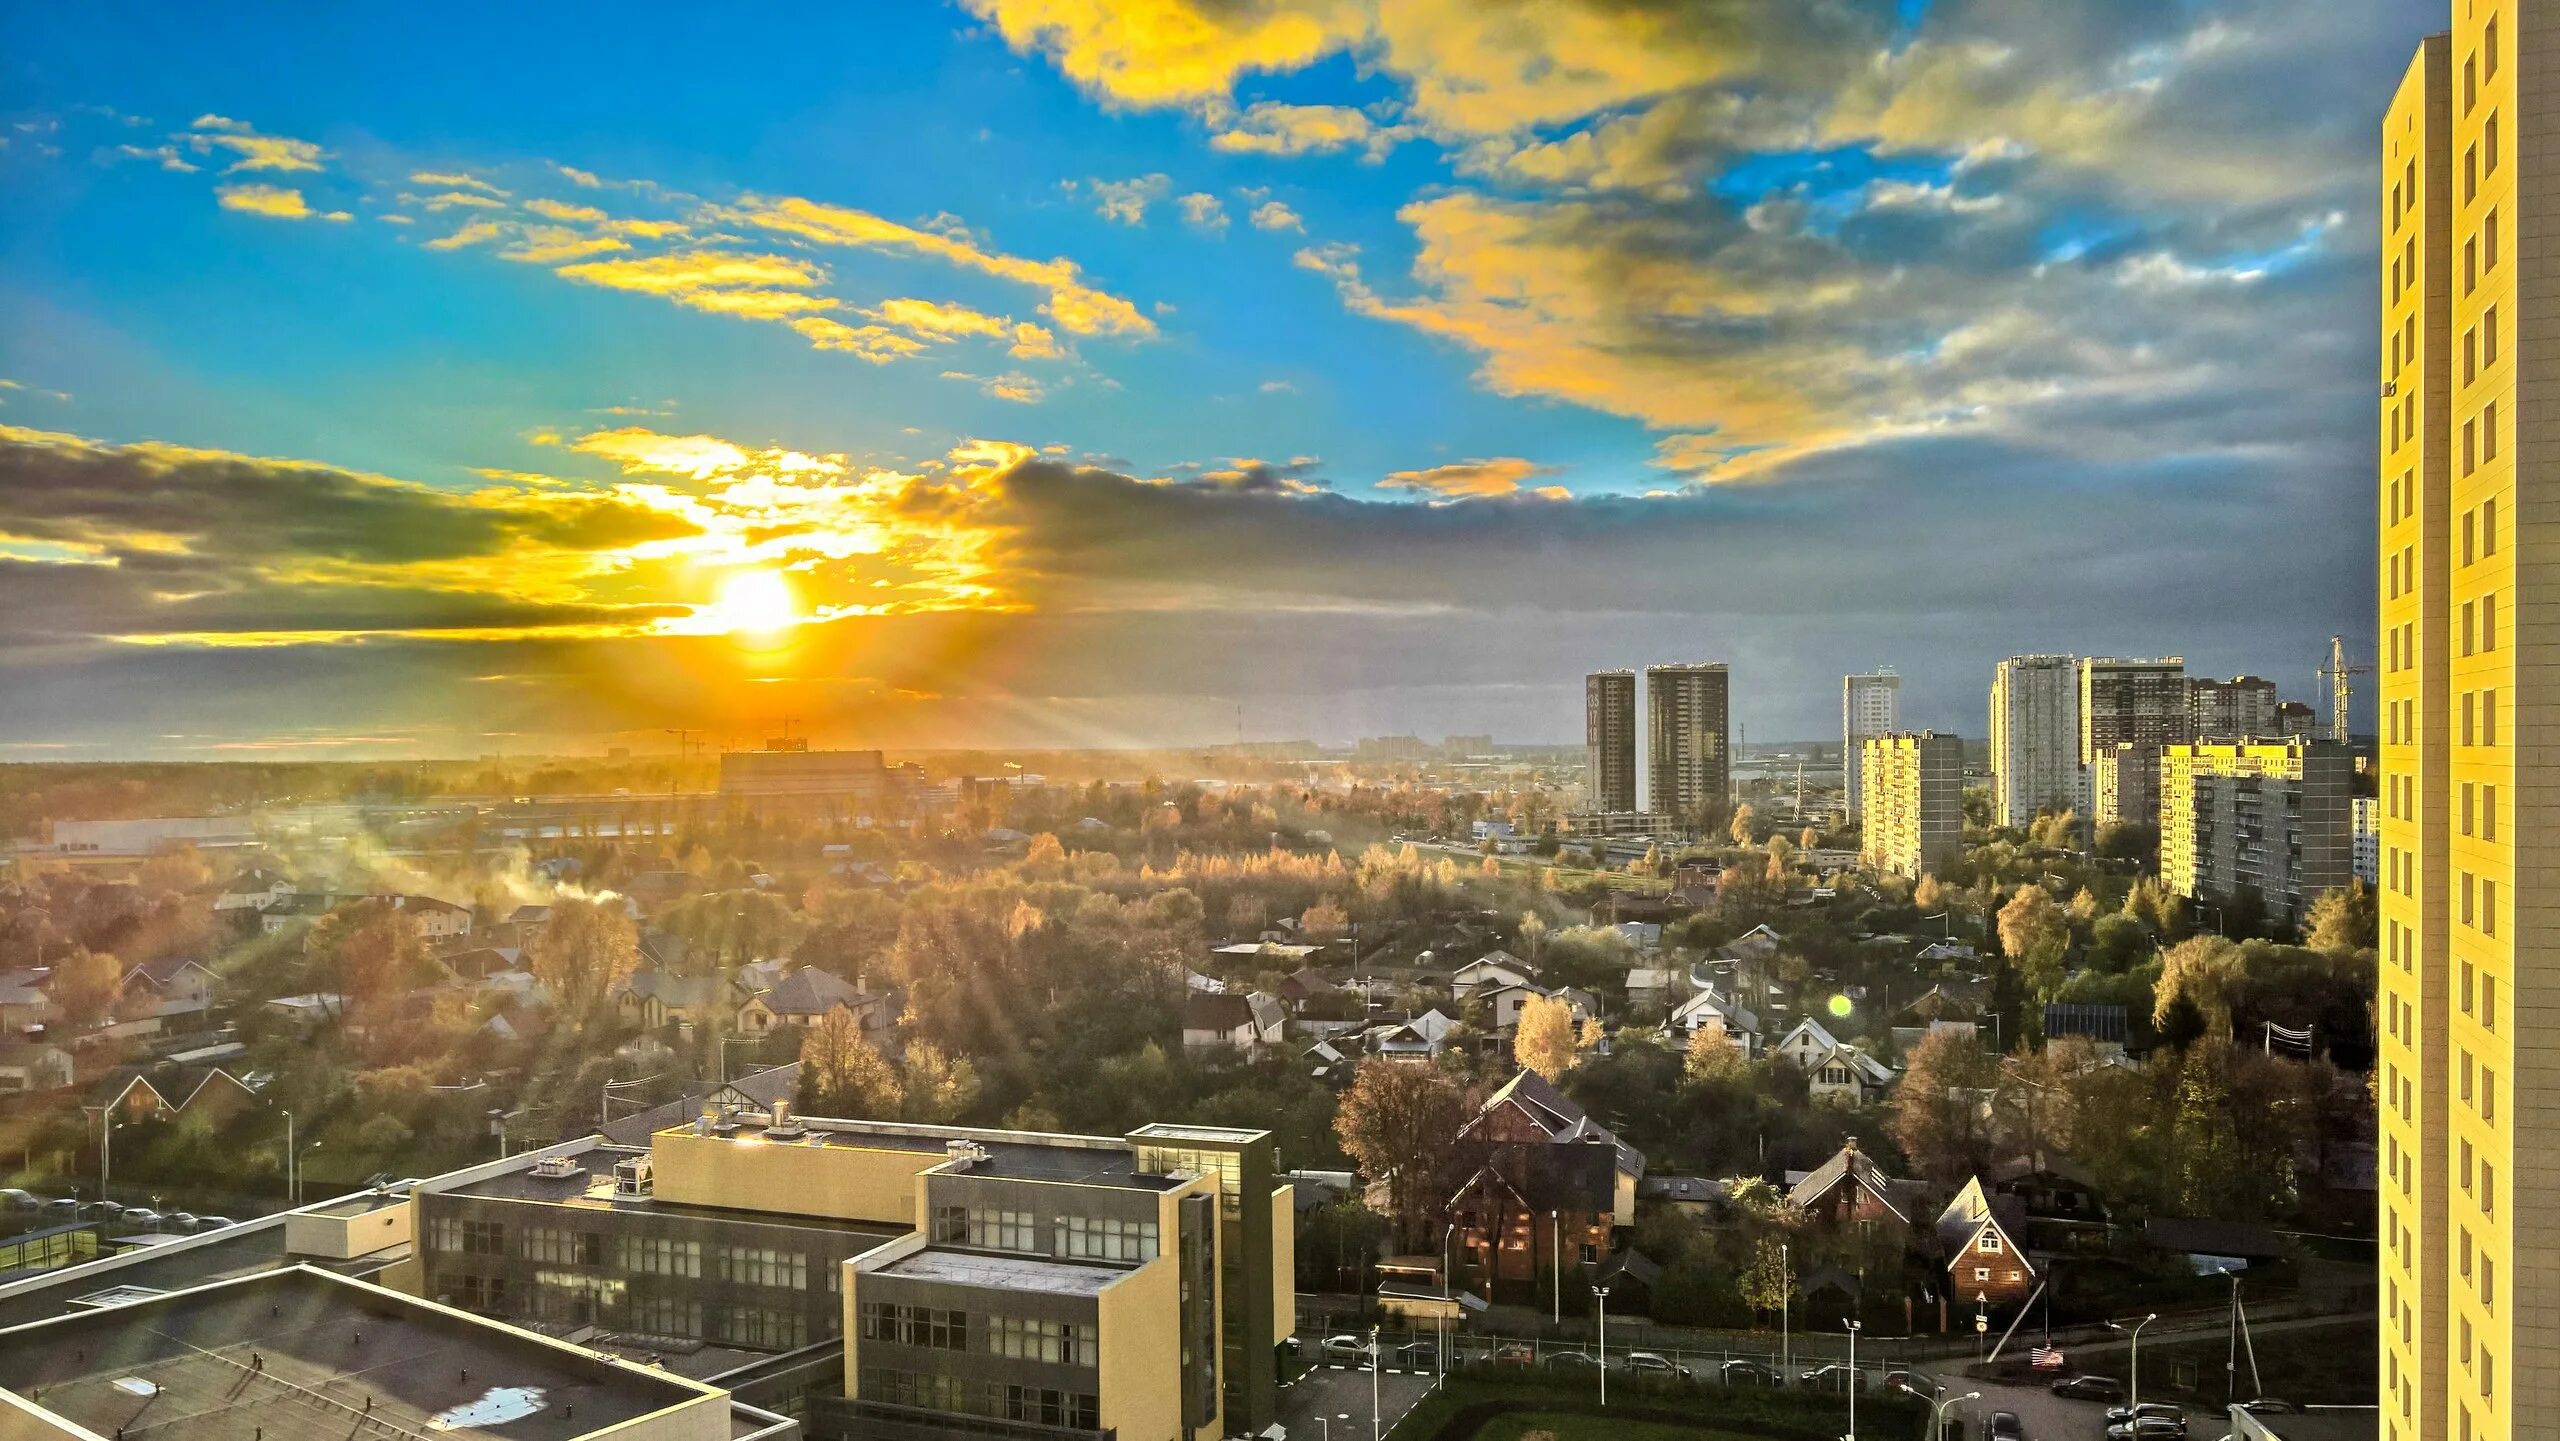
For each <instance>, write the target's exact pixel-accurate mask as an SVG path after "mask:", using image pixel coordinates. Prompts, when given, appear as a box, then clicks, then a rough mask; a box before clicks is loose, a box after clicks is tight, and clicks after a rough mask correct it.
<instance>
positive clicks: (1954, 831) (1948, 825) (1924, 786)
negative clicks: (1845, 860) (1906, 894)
mask: <svg viewBox="0 0 2560 1441" xmlns="http://www.w3.org/2000/svg"><path fill="white" fill-rule="evenodd" d="M1861 748H1862V749H1863V750H1864V752H1865V755H1864V758H1863V759H1864V762H1865V763H1864V765H1863V767H1862V768H1861V775H1862V777H1863V781H1864V784H1865V787H1866V794H1865V796H1864V797H1863V798H1862V799H1861V802H1860V810H1861V812H1862V814H1864V816H1865V817H1866V820H1865V827H1864V830H1863V831H1862V832H1861V836H1862V840H1861V850H1860V858H1861V859H1862V860H1863V861H1864V862H1865V863H1866V864H1867V865H1869V866H1872V867H1874V868H1875V869H1877V870H1880V871H1887V872H1890V873H1892V874H1894V875H1897V876H1908V877H1910V878H1912V879H1914V880H1917V879H1919V878H1920V877H1922V876H1924V875H1935V874H1939V873H1942V872H1944V871H1945V870H1947V868H1948V867H1950V866H1951V865H1953V864H1954V863H1955V862H1956V861H1958V860H1961V859H1962V858H1963V856H1964V741H1963V740H1962V739H1961V738H1959V737H1956V736H1951V735H1944V734H1941V733H1939V732H1937V731H1919V732H1916V733H1911V734H1903V735H1885V736H1873V737H1870V738H1868V739H1867V740H1866V741H1864V742H1862V744H1861Z"/></svg>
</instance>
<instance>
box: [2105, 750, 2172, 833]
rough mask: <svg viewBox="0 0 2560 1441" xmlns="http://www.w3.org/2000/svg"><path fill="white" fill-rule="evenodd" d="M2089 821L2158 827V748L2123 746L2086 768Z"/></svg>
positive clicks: (2109, 751) (2107, 824)
mask: <svg viewBox="0 0 2560 1441" xmlns="http://www.w3.org/2000/svg"><path fill="white" fill-rule="evenodd" d="M2089 819H2090V821H2091V822H2092V823H2094V824H2097V825H2101V826H2116V825H2122V826H2156V825H2158V824H2160V747H2158V746H2146V745H2134V744H2132V743H2131V742H2126V743H2125V744H2122V745H2116V746H2110V747H2108V748H2107V749H2105V750H2102V751H2099V752H2098V755H2097V759H2096V760H2095V761H2094V762H2093V763H2092V764H2091V765H2090V767H2089Z"/></svg>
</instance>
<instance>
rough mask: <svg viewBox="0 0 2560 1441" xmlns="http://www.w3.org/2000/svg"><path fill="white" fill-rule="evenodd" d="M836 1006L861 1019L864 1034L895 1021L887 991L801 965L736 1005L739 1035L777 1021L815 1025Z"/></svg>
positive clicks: (757, 1033) (764, 1028) (758, 1033)
mask: <svg viewBox="0 0 2560 1441" xmlns="http://www.w3.org/2000/svg"><path fill="white" fill-rule="evenodd" d="M838 1008H842V1009H844V1010H846V1011H849V1012H851V1013H852V1015H853V1017H854V1019H856V1020H858V1021H860V1022H861V1023H862V1033H863V1035H864V1036H865V1037H870V1036H873V1035H875V1034H877V1033H879V1032H883V1031H886V1030H888V1029H889V1028H890V1027H891V1026H893V1025H895V1024H896V1023H897V1016H896V1014H895V1011H896V1007H895V1006H894V1005H893V1004H892V1001H891V997H890V996H889V994H888V993H887V992H885V991H874V990H868V989H865V988H863V987H861V986H857V985H855V984H854V983H853V982H851V981H848V980H846V979H844V978H843V977H842V976H839V975H837V974H835V973H834V972H833V971H824V970H820V969H819V968H818V967H816V966H802V967H800V968H799V969H798V970H796V971H792V972H790V973H789V974H787V975H785V976H784V977H783V978H782V979H780V980H778V981H776V982H774V983H773V985H772V986H770V987H769V988H767V989H764V990H761V991H758V992H756V993H755V994H754V995H751V996H749V997H747V999H746V1000H745V1002H743V1003H742V1004H740V1005H739V1007H738V1016H737V1020H738V1024H737V1030H738V1033H739V1034H740V1035H747V1036H761V1035H763V1034H765V1033H766V1032H768V1031H770V1030H772V1029H773V1028H774V1027H776V1026H780V1025H798V1026H808V1025H815V1024H816V1023H817V1021H818V1019H819V1018H820V1017H821V1016H824V1015H826V1014H827V1013H828V1012H830V1011H833V1010H836V1009H838Z"/></svg>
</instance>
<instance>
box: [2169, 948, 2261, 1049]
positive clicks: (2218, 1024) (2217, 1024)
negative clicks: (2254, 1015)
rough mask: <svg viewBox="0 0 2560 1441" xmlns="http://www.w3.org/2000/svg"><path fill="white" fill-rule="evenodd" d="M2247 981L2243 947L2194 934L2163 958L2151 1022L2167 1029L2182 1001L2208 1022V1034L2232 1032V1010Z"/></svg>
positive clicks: (2222, 1034)
mask: <svg viewBox="0 0 2560 1441" xmlns="http://www.w3.org/2000/svg"><path fill="white" fill-rule="evenodd" d="M2245 980H2246V975H2245V973H2244V970H2243V966H2242V961H2241V955H2240V947H2238V946H2236V945H2234V944H2232V943H2231V942H2229V941H2226V940H2224V939H2223V938H2222V937H2220V936H2190V937H2188V938H2187V939H2185V940H2183V941H2180V942H2179V943H2178V944H2176V945H2175V946H2172V947H2170V948H2169V953H2168V955H2166V956H2164V957H2163V958H2162V959H2161V964H2160V982H2159V985H2158V986H2157V987H2156V988H2155V989H2154V990H2153V991H2152V1003H2151V1023H2152V1024H2153V1025H2155V1026H2159V1027H2162V1028H2164V1029H2165V1028H2167V1026H2168V1025H2169V1018H2170V1017H2171V1016H2172V1015H2173V1014H2174V1013H2175V1012H2176V1011H2177V1009H2178V1005H2179V1003H2180V1002H2181V1001H2183V1002H2185V1003H2186V1004H2187V1005H2188V1006H2189V1007H2191V1008H2193V1009H2194V1011H2195V1013H2196V1015H2197V1016H2199V1017H2201V1018H2202V1019H2203V1022H2204V1028H2205V1033H2206V1034H2207V1035H2215V1036H2227V1035H2229V1034H2231V1013H2232V1009H2233V1006H2234V1004H2235V1003H2236V1002H2237V1001H2238V999H2239V996H2240V991H2241V987H2242V985H2243V984H2244V982H2245Z"/></svg>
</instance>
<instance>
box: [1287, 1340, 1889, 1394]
mask: <svg viewBox="0 0 2560 1441" xmlns="http://www.w3.org/2000/svg"><path fill="white" fill-rule="evenodd" d="M1807 1339H1808V1340H1814V1341H1818V1342H1820V1343H1821V1349H1820V1350H1819V1351H1816V1352H1811V1353H1809V1352H1808V1351H1806V1350H1805V1349H1804V1348H1801V1347H1798V1348H1794V1349H1793V1351H1792V1353H1791V1354H1790V1352H1788V1351H1786V1350H1781V1349H1777V1348H1752V1347H1747V1346H1721V1345H1699V1344H1695V1343H1691V1344H1688V1345H1679V1344H1658V1343H1657V1342H1656V1341H1654V1340H1653V1339H1651V1338H1649V1337H1646V1336H1644V1335H1643V1334H1642V1333H1641V1332H1636V1333H1635V1334H1631V1335H1624V1336H1622V1335H1621V1334H1620V1333H1619V1331H1618V1328H1617V1327H1615V1326H1612V1327H1610V1328H1609V1342H1608V1354H1607V1364H1608V1367H1609V1369H1610V1370H1611V1371H1613V1372H1618V1373H1622V1374H1625V1373H1633V1374H1638V1375H1645V1374H1650V1375H1653V1376H1656V1377H1660V1378H1662V1379H1665V1380H1678V1379H1686V1380H1690V1381H1694V1382H1698V1383H1701V1384H1705V1385H1749V1386H1787V1387H1805V1388H1811V1389H1816V1390H1824V1391H1832V1392H1837V1393H1839V1394H1842V1395H1846V1394H1847V1393H1848V1391H1849V1389H1850V1386H1851V1385H1852V1379H1853V1377H1854V1378H1855V1381H1856V1382H1857V1383H1858V1384H1859V1386H1860V1389H1863V1390H1867V1391H1878V1390H1882V1389H1884V1388H1885V1380H1884V1378H1885V1376H1886V1375H1887V1374H1888V1373H1909V1372H1912V1371H1913V1370H1914V1368H1913V1367H1912V1365H1911V1364H1910V1362H1909V1361H1908V1360H1907V1359H1906V1358H1904V1357H1902V1356H1901V1355H1899V1354H1898V1353H1897V1352H1896V1351H1894V1350H1893V1349H1892V1348H1890V1347H1883V1348H1877V1349H1874V1350H1870V1349H1869V1348H1867V1347H1864V1346H1861V1347H1860V1348H1859V1351H1858V1362H1857V1368H1856V1370H1855V1371H1854V1372H1852V1371H1851V1369H1850V1368H1849V1366H1848V1364H1847V1361H1846V1359H1845V1358H1844V1357H1843V1356H1842V1355H1841V1354H1840V1353H1839V1352H1838V1351H1835V1350H1834V1349H1833V1347H1834V1346H1840V1347H1843V1348H1845V1344H1846V1342H1845V1338H1842V1337H1838V1336H1827V1335H1826V1336H1817V1337H1809V1338H1807ZM1346 1342H1347V1343H1348V1345H1346V1344H1344V1343H1346ZM1298 1344H1299V1353H1300V1355H1301V1356H1302V1357H1303V1358H1304V1359H1305V1360H1306V1361H1307V1362H1308V1363H1309V1364H1311V1365H1316V1366H1335V1367H1341V1368H1345V1369H1352V1370H1366V1369H1367V1368H1368V1364H1369V1361H1368V1347H1369V1345H1370V1333H1369V1331H1368V1330H1367V1329H1366V1328H1353V1327H1344V1328H1343V1329H1339V1330H1319V1329H1316V1328H1314V1327H1312V1326H1310V1327H1306V1328H1302V1329H1301V1331H1300V1332H1299V1337H1298ZM1376 1344H1377V1349H1378V1354H1379V1356H1380V1358H1381V1361H1382V1363H1383V1364H1382V1366H1381V1369H1383V1370H1385V1371H1386V1372H1388V1373H1389V1374H1391V1375H1392V1374H1397V1373H1404V1374H1432V1373H1437V1372H1439V1371H1442V1370H1444V1369H1449V1368H1457V1367H1465V1366H1517V1367H1523V1368H1536V1369H1540V1370H1545V1371H1550V1372H1553V1373H1556V1374H1562V1375H1572V1374H1577V1373H1588V1372H1593V1371H1596V1370H1597V1369H1598V1368H1599V1366H1600V1364H1601V1350H1600V1343H1599V1339H1598V1338H1597V1337H1596V1336H1595V1337H1592V1338H1589V1339H1581V1338H1572V1339H1561V1340H1560V1339H1554V1338H1548V1337H1537V1336H1505V1335H1500V1334H1496V1333H1491V1332H1482V1331H1460V1332H1458V1333H1456V1334H1454V1335H1449V1336H1445V1337H1444V1336H1443V1335H1442V1334H1440V1333H1437V1332H1434V1331H1431V1330H1429V1329H1418V1330H1417V1329H1410V1328H1404V1329H1399V1328H1383V1327H1382V1328H1380V1329H1379V1331H1378V1332H1377V1343H1376ZM1444 1350H1445V1352H1446V1354H1445V1356H1444V1355H1443V1351H1444ZM1639 1357H1641V1358H1646V1359H1643V1360H1638V1359H1635V1358H1639ZM1919 1374H1921V1375H1924V1376H1925V1375H1926V1372H1925V1371H1922V1372H1920V1373H1919ZM1923 1389H1926V1386H1925V1383H1924V1384H1923Z"/></svg>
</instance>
